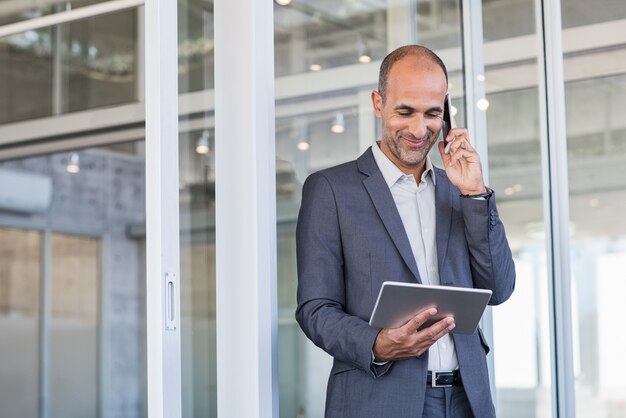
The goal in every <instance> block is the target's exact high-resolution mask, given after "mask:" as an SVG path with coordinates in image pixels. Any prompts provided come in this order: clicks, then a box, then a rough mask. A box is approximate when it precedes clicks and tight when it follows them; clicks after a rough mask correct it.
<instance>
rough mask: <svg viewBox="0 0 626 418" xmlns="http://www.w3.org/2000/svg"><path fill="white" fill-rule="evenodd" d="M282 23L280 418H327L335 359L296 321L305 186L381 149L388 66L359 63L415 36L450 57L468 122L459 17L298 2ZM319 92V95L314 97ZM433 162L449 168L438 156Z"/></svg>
mask: <svg viewBox="0 0 626 418" xmlns="http://www.w3.org/2000/svg"><path fill="white" fill-rule="evenodd" d="M276 3H281V2H276ZM390 3H393V6H390V7H387V4H390ZM274 18H275V38H274V40H275V54H276V56H275V64H276V76H277V79H276V84H277V104H276V158H277V161H276V189H277V190H276V192H277V196H276V199H277V215H278V224H277V234H278V236H277V245H278V249H277V251H278V316H279V322H278V323H279V330H278V343H279V356H278V357H279V390H280V416H281V417H294V416H298V417H305V416H306V417H320V416H324V404H325V396H326V383H327V381H328V375H329V372H330V368H331V365H332V359H331V358H330V357H329V356H328V355H327V354H326V353H325V352H323V351H322V350H320V349H319V348H317V347H316V346H314V345H313V343H311V342H310V341H309V340H308V339H307V338H306V337H305V335H304V334H303V333H302V331H301V330H300V327H299V326H298V324H297V323H296V321H295V318H294V312H295V309H296V287H297V272H296V255H295V225H296V219H297V214H298V210H299V205H300V198H301V187H302V184H303V182H304V180H305V179H306V177H307V176H308V175H309V174H311V173H312V172H314V171H317V170H320V169H322V168H326V167H330V166H333V165H336V164H340V163H343V162H346V161H349V160H353V159H355V158H357V157H358V156H359V155H360V154H361V153H362V152H363V151H365V150H366V149H367V148H368V147H369V146H371V145H372V144H373V143H374V141H376V140H377V139H378V134H379V132H378V129H379V128H378V127H377V123H376V119H375V117H374V111H373V109H372V104H371V99H370V93H371V91H372V89H375V88H377V82H378V67H379V64H380V63H379V62H375V63H371V64H370V65H368V62H367V61H368V60H363V61H364V62H359V59H358V58H359V56H360V55H361V54H362V51H364V50H365V49H366V48H367V49H369V52H370V56H371V58H372V60H374V61H379V60H382V58H383V57H384V56H385V55H386V54H387V53H388V52H390V50H391V49H395V47H397V46H400V45H402V44H406V43H411V41H410V39H407V38H406V34H408V33H411V32H415V33H416V34H417V39H419V41H420V43H422V44H424V45H425V46H427V47H430V48H432V49H434V50H435V52H437V53H439V54H440V55H442V56H443V57H444V60H445V61H446V65H447V66H448V70H449V73H450V74H449V75H450V83H451V86H450V89H451V92H452V94H453V96H454V99H455V100H454V104H455V106H456V107H457V108H458V110H459V113H458V114H457V115H456V118H457V120H458V121H459V122H461V121H462V120H463V115H464V111H463V108H462V102H463V98H462V96H463V93H462V92H463V91H464V89H463V81H462V73H461V62H462V58H461V47H460V44H461V35H460V27H461V25H460V10H459V4H458V2H456V1H445V2H417V1H415V2H413V1H407V2H371V1H349V0H345V1H339V2H337V1H299V2H295V1H293V2H291V3H290V4H289V5H287V6H279V5H278V4H276V5H275V6H274ZM415 22H418V23H417V26H415ZM311 64H318V65H319V67H313V68H311ZM335 67H337V71H328V72H326V70H328V69H329V68H335ZM338 67H341V68H338ZM339 70H340V71H339ZM364 74H366V75H367V76H364ZM284 76H291V77H284ZM296 77H297V78H296ZM296 79H297V82H293V80H296ZM365 79H366V80H367V81H365V82H363V81H356V80H365ZM311 85H313V86H315V87H316V91H315V92H314V94H311V93H309V92H308V91H307V88H308V87H309V86H311ZM283 86H289V87H288V88H284V87H283ZM431 156H432V157H433V160H434V161H435V162H437V161H439V160H440V158H439V156H438V153H437V152H433V153H432V154H431Z"/></svg>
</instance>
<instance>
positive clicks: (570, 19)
mask: <svg viewBox="0 0 626 418" xmlns="http://www.w3.org/2000/svg"><path fill="white" fill-rule="evenodd" d="M561 14H562V21H563V28H564V29H566V28H572V27H577V26H585V25H592V24H595V23H603V22H609V21H613V20H620V19H626V7H624V2H623V1H621V0H596V1H594V2H593V7H590V4H589V2H586V1H584V0H562V1H561Z"/></svg>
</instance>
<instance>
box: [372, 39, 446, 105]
mask: <svg viewBox="0 0 626 418" xmlns="http://www.w3.org/2000/svg"><path fill="white" fill-rule="evenodd" d="M406 57H415V58H418V59H419V60H424V61H425V62H429V63H431V64H434V65H436V66H438V67H440V68H441V70H442V71H443V74H444V76H445V77H446V84H447V82H448V70H447V69H446V65H445V64H444V63H443V61H442V60H441V58H439V56H438V55H437V54H435V53H434V52H433V51H431V50H430V49H428V48H426V47H424V46H421V45H405V46H402V47H400V48H398V49H396V50H394V51H392V52H390V53H389V55H387V56H386V57H385V59H384V60H383V62H382V63H381V64H380V72H379V74H378V93H380V96H381V97H382V99H383V100H385V92H386V89H387V79H388V78H389V73H390V72H391V67H393V65H394V64H395V63H396V62H398V61H400V60H402V59H403V58H406Z"/></svg>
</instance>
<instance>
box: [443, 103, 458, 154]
mask: <svg viewBox="0 0 626 418" xmlns="http://www.w3.org/2000/svg"><path fill="white" fill-rule="evenodd" d="M454 128H456V121H455V120H454V116H452V100H451V99H450V94H446V100H445V102H444V104H443V127H442V134H443V141H444V143H445V144H446V148H445V150H444V152H445V153H446V154H450V145H452V143H453V142H454V139H452V141H450V142H446V138H447V137H448V133H449V132H450V129H454Z"/></svg>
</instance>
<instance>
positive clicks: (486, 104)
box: [476, 97, 489, 110]
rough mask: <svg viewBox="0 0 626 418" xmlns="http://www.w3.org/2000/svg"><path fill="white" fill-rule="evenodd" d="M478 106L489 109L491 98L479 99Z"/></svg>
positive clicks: (481, 108)
mask: <svg viewBox="0 0 626 418" xmlns="http://www.w3.org/2000/svg"><path fill="white" fill-rule="evenodd" d="M476 106H477V107H478V108H479V109H480V110H487V108H488V107H489V100H487V99H485V98H484V97H483V98H482V99H479V100H478V101H477V102H476Z"/></svg>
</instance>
